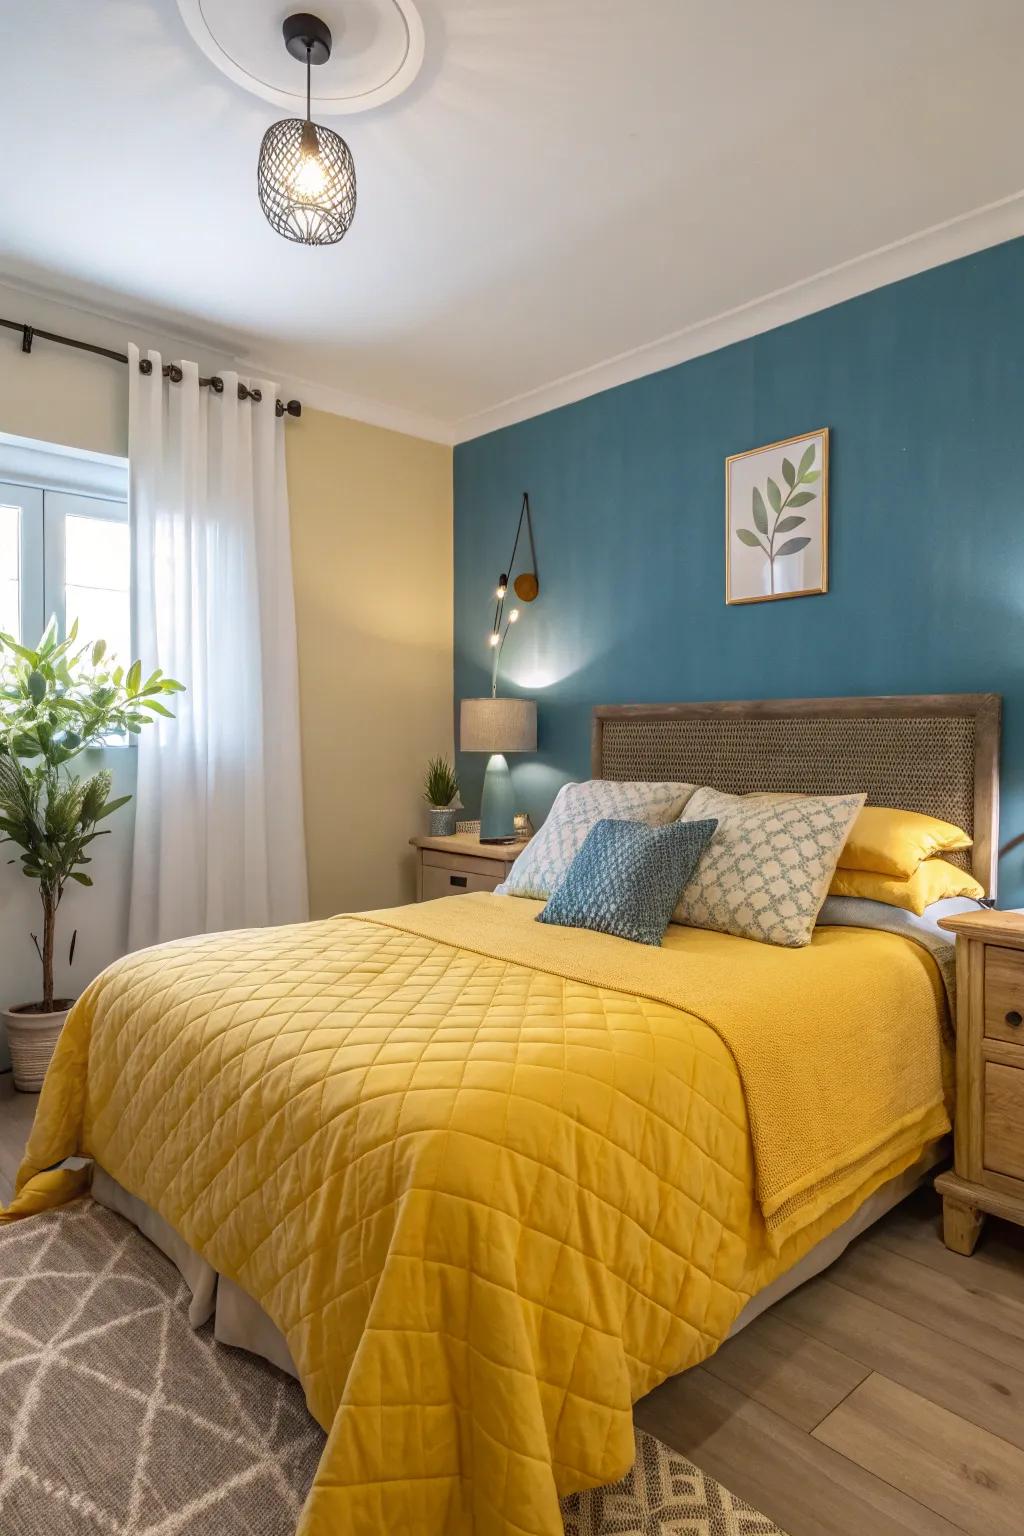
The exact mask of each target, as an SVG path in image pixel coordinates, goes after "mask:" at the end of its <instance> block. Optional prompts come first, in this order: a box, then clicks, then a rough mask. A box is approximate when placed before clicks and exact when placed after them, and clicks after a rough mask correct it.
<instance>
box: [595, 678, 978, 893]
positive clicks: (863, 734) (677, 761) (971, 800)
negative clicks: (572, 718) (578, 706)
mask: <svg viewBox="0 0 1024 1536" xmlns="http://www.w3.org/2000/svg"><path fill="white" fill-rule="evenodd" d="M1001 718H1002V699H1001V697H1000V695H999V694H997V693H935V694H913V695H909V696H907V697H904V698H900V697H893V698H864V699H858V698H845V699H755V700H752V701H749V702H736V701H733V700H726V701H724V702H716V703H699V704H601V705H598V707H597V708H596V709H595V710H594V716H593V729H592V739H591V771H592V774H593V777H594V778H595V779H620V780H621V779H646V780H668V781H681V782H683V783H690V784H710V785H712V786H713V787H714V788H716V789H723V790H728V791H729V792H731V793H733V794H749V793H752V792H754V791H758V790H761V791H765V790H771V791H782V790H793V791H802V792H803V793H817V794H849V793H853V792H856V791H858V790H863V791H865V792H866V793H867V797H868V804H869V805H890V806H898V807H901V808H902V809H904V810H912V811H921V812H924V813H925V814H927V815H932V816H941V817H942V818H943V819H944V820H946V821H952V822H955V823H956V825H957V826H961V827H963V828H964V830H965V831H967V832H969V833H970V834H971V835H972V837H973V838H974V847H973V849H971V850H969V851H968V852H966V853H964V854H961V855H958V856H954V855H951V856H950V857H956V858H957V860H958V862H960V863H961V864H962V865H963V867H964V868H969V869H970V870H971V871H972V873H973V874H974V876H975V878H976V879H977V880H979V881H980V882H981V884H982V885H983V886H984V887H985V891H986V894H987V895H989V896H991V897H994V896H995V894H996V865H997V861H998V841H999V838H998V828H999V733H1000V723H1001Z"/></svg>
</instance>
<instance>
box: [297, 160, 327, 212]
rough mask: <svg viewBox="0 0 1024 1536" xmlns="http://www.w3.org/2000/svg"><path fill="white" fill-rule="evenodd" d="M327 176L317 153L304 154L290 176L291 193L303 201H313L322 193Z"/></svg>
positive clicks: (321, 195)
mask: <svg viewBox="0 0 1024 1536" xmlns="http://www.w3.org/2000/svg"><path fill="white" fill-rule="evenodd" d="M326 185H327V177H326V175H325V173H324V167H323V161H322V160H321V159H320V156H319V154H318V153H313V154H304V155H303V156H302V158H301V159H300V161H299V166H298V170H297V171H296V172H295V175H294V176H293V178H292V195H293V196H294V197H295V198H297V199H298V200H299V201H300V202H303V203H315V202H317V201H318V200H319V199H320V198H321V197H323V195H324V187H325V186H326Z"/></svg>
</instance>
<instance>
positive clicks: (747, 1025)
mask: <svg viewBox="0 0 1024 1536" xmlns="http://www.w3.org/2000/svg"><path fill="white" fill-rule="evenodd" d="M998 733H999V701H998V699H997V698H995V697H994V696H992V695H942V696H935V697H930V698H915V699H845V700H802V701H784V702H772V703H763V702H762V703H756V704H735V703H728V704H699V705H675V706H664V707H656V706H647V705H642V706H632V707H607V708H600V709H598V710H596V711H595V715H594V738H593V753H594V756H593V772H594V776H595V777H605V778H619V779H650V780H661V779H678V780H686V781H690V782H696V783H706V784H711V785H714V786H715V787H717V788H721V789H725V790H730V791H751V790H758V789H779V790H783V789H788V790H803V791H818V792H837V793H839V792H848V791H854V790H856V791H866V792H867V794H868V798H869V802H871V803H875V804H882V805H893V806H902V807H904V808H906V809H911V810H921V811H925V812H928V813H930V814H932V815H938V816H941V817H943V819H945V820H949V821H953V822H955V823H956V824H957V825H958V826H961V827H963V828H964V829H965V830H966V831H968V832H970V833H971V834H972V835H973V837H974V846H973V848H972V849H971V850H970V852H969V854H966V855H962V856H961V857H964V858H966V859H969V861H970V864H971V867H972V869H973V873H974V874H975V876H976V878H978V879H979V880H980V881H981V882H982V884H983V885H984V886H985V888H986V890H987V891H988V893H989V894H990V895H993V894H994V888H995V828H996V817H997V799H996V794H997V790H996V784H997V779H996V773H997V758H998ZM537 910H538V904H537V903H534V902H529V901H524V900H522V899H515V898H509V897H503V896H490V895H483V894H472V895H468V896H465V897H458V898H455V899H448V900H444V901H439V902H428V903H423V904H421V905H420V906H418V907H411V908H397V909H392V910H389V911H386V912H380V913H368V914H358V915H352V916H345V917H341V918H335V919H331V920H329V921H328V922H322V923H310V924H304V925H301V926H298V927H294V928H280V929H273V930H255V931H251V932H245V933H238V934H220V935H209V936H205V937H202V938H198V939H193V940H187V941H182V942H180V943H176V944H170V945H165V946H161V947H159V948H156V949H153V950H147V951H142V952H141V953H139V954H137V955H132V956H128V957H126V958H125V959H124V960H122V961H120V962H118V963H117V964H116V965H114V966H113V967H111V968H110V969H109V970H108V971H106V972H105V973H104V974H103V975H102V976H101V977H99V978H98V979H97V981H96V982H95V983H93V985H92V986H91V987H90V988H89V989H88V990H87V992H86V993H85V994H83V997H82V998H81V999H80V1001H79V1003H78V1005H77V1007H76V1009H75V1010H74V1012H73V1014H72V1015H71V1017H70V1019H69V1021H68V1025H67V1027H66V1029H65V1032H64V1036H63V1037H62V1040H61V1043H60V1046H59V1048H58V1054H57V1056H56V1057H55V1060H54V1065H53V1068H52V1069H51V1072H50V1074H49V1076H48V1078H47V1082H46V1085H45V1088H44V1090H43V1094H42V1096H41V1099H40V1105H39V1111H38V1114H37V1118H36V1124H35V1127H34V1129H33V1132H32V1137H31V1139H30V1142H29V1146H28V1149H27V1154H26V1159H25V1163H24V1164H23V1167H22V1169H21V1171H20V1173H19V1179H18V1191H17V1194H16V1197H15V1201H14V1204H13V1206H12V1207H11V1208H10V1210H9V1212H8V1213H7V1219H11V1218H14V1217H17V1216H19V1215H27V1214H30V1213H31V1212H32V1211H34V1210H38V1209H42V1208H44V1207H46V1206H48V1205H52V1204H55V1203H58V1202H60V1201H61V1200H64V1199H67V1198H70V1197H71V1196H73V1195H74V1194H75V1193H78V1192H80V1191H81V1189H82V1187H83V1184H84V1179H85V1174H83V1173H82V1172H81V1171H72V1170H69V1169H68V1168H65V1167H60V1166H59V1165H60V1164H61V1163H62V1162H64V1160H65V1159H67V1158H69V1157H73V1156H76V1155H79V1156H83V1157H86V1158H91V1159H93V1160H94V1165H95V1176H94V1184H93V1187H94V1192H95V1193H96V1194H97V1196H98V1197H99V1198H101V1199H103V1200H105V1201H106V1202H107V1203H109V1204H111V1205H113V1206H114V1207H115V1208H117V1209H121V1210H122V1211H123V1212H124V1213H125V1214H127V1215H128V1216H129V1217H131V1219H133V1220H135V1221H136V1222H137V1224H138V1225H139V1226H140V1227H141V1229H142V1230H143V1231H145V1232H147V1233H148V1235H149V1236H151V1237H152V1238H153V1240H154V1241H156V1242H158V1243H159V1244H160V1245H161V1246H163V1247H165V1249H166V1251H168V1252H169V1253H170V1255H171V1257H172V1258H174V1259H175V1262H177V1263H178V1264H179V1267H180V1268H181V1269H182V1272H183V1273H184V1274H185V1276H186V1278H187V1279H188V1280H189V1283H190V1284H191V1285H192V1287H193V1292H194V1296H195V1313H196V1318H197V1319H198V1318H199V1317H201V1316H202V1314H203V1313H204V1311H205V1312H206V1314H207V1315H208V1314H209V1312H210V1310H212V1309H213V1308H214V1307H216V1313H217V1326H218V1333H219V1336H220V1337H222V1338H224V1339H225V1340H226V1341H228V1342H235V1343H239V1344H242V1345H245V1346H246V1347H257V1348H260V1349H261V1350H262V1351H263V1352H264V1353H267V1354H268V1355H269V1356H270V1358H273V1359H276V1362H277V1363H278V1364H281V1365H283V1366H284V1367H285V1368H286V1369H292V1370H294V1372H295V1373H296V1374H297V1375H298V1377H299V1379H300V1380H301V1382H302V1384H303V1387H304V1389H305V1392H306V1398H307V1402H308V1404H309V1407H310V1410H311V1412H312V1413H313V1414H314V1416H315V1417H316V1418H317V1419H318V1421H319V1422H320V1423H321V1424H322V1425H323V1427H324V1428H325V1430H326V1431H327V1434H328V1440H327V1446H326V1449H325V1452H324V1457H323V1461H322V1463H321V1467H320V1470H319V1473H318V1476H317V1479H316V1482H315V1484H314V1487H313V1489H312V1491H311V1494H310V1497H309V1500H308V1503H307V1505H306V1508H305V1511H304V1514H303V1519H302V1523H301V1525H300V1531H301V1532H302V1536H327V1533H328V1532H332V1533H333V1532H335V1531H337V1530H339V1529H342V1530H345V1531H348V1532H352V1533H354V1536H363V1533H367V1536H369V1533H370V1532H378V1531H380V1530H385V1529H394V1530H402V1531H404V1532H408V1533H410V1536H458V1533H467V1536H468V1533H470V1532H472V1533H476V1536H484V1533H485V1536H514V1533H515V1536H558V1533H559V1532H561V1529H562V1524H561V1516H560V1512H559V1505H558V1499H559V1497H560V1496H561V1495H564V1494H566V1493H569V1492H571V1491H574V1490H577V1489H580V1488H584V1487H589V1486H596V1485H600V1484H602V1483H606V1482H611V1481H614V1480H615V1479H616V1478H618V1477H619V1476H621V1475H622V1474H623V1473H624V1471H625V1470H626V1469H627V1467H628V1465H629V1463H630V1461H631V1459H632V1455H633V1436H632V1414H631V1405H632V1403H633V1402H634V1401H635V1400H636V1399H637V1398H639V1397H640V1396H642V1395H643V1394H645V1393H646V1392H648V1391H650V1390H651V1389H652V1388H653V1387H654V1386H655V1385H657V1384H658V1382H660V1381H661V1380H663V1379H664V1378H665V1377H666V1376H668V1375H671V1374H674V1373H675V1372H677V1371H679V1370H683V1369H686V1368H687V1367H689V1366H691V1365H694V1364H696V1363H698V1362H699V1361H700V1360H701V1359H703V1358H706V1356H707V1355H708V1354H710V1353H711V1352H712V1351H713V1350H714V1349H715V1348H716V1347H717V1345H718V1344H719V1343H720V1342H721V1341H722V1340H723V1339H724V1338H725V1337H726V1336H727V1335H728V1334H729V1332H730V1330H732V1329H734V1328H735V1327H736V1326H737V1325H738V1324H740V1323H741V1322H742V1320H743V1318H744V1317H749V1316H750V1315H751V1312H752V1309H754V1308H756V1307H758V1306H759V1305H763V1304H764V1302H765V1299H766V1298H770V1297H773V1296H774V1295H776V1294H778V1293H780V1292H781V1291H783V1290H785V1289H786V1288H788V1287H789V1286H791V1285H792V1284H794V1283H796V1282H797V1281H798V1280H799V1278H801V1277H802V1276H805V1275H806V1274H808V1273H810V1272H813V1270H814V1269H815V1268H820V1267H821V1265H822V1264H824V1263H827V1262H830V1261H831V1258H834V1257H835V1256H837V1253H838V1252H839V1251H841V1249H842V1246H843V1244H844V1243H845V1242H846V1241H848V1240H849V1237H850V1235H851V1234H852V1232H853V1231H854V1230H856V1229H857V1228H858V1226H859V1225H863V1224H865V1223H866V1222H867V1221H868V1220H870V1219H875V1218H876V1217H877V1215H878V1214H880V1213H881V1211H882V1210H883V1209H885V1208H887V1206H888V1205H889V1204H891V1203H892V1202H893V1200H895V1199H897V1198H900V1197H901V1195H902V1194H904V1193H906V1191H907V1189H908V1187H912V1185H913V1183H914V1182H915V1181H916V1180H917V1179H918V1178H920V1177H921V1176H922V1173H923V1171H924V1170H926V1169H927V1168H928V1167H929V1166H930V1165H931V1164H932V1163H933V1162H934V1161H935V1159H936V1158H937V1157H938V1156H941V1152H942V1146H943V1138H944V1136H945V1135H946V1133H947V1132H948V1129H949V1123H950V1122H949V1110H950V1101H951V1071H950V1066H951V1052H950V1043H949V1041H950V1023H951V1020H950V1011H949V1007H948V1003H947V996H946V992H945V990H944V987H943V982H942V978H941V975H940V968H939V966H938V965H937V964H936V960H935V958H934V956H933V954H932V953H930V952H929V951H928V950H927V949H926V948H924V947H923V946H922V944H921V943H919V942H917V941H914V940H912V939H909V938H907V937H906V936H904V935H903V934H902V933H901V932H888V931H878V930H872V929H865V928H852V927H842V926H839V927H831V928H820V929H819V930H816V932H815V937H814V940H813V942H812V943H811V944H810V945H808V946H807V947H806V949H802V950H782V949H778V948H776V947H775V946H771V945H763V944H752V943H751V942H750V941H749V940H744V939H736V938H732V937H730V936H727V935H724V934H717V933H709V932H706V931H700V930H693V929H685V928H678V927H673V928H670V930H669V935H668V936H667V938H666V942H665V944H664V946H663V947H662V949H660V950H653V951H646V950H644V952H643V953H640V952H639V951H640V950H641V948H642V947H641V946H634V945H628V944H625V943H624V942H623V941H622V940H618V939H612V938H609V937H608V936H607V935H603V934H590V933H586V932H582V931H580V930H565V929H552V928H547V927H544V926H543V925H540V924H537V923H535V922H533V917H534V916H535V914H536V911H537Z"/></svg>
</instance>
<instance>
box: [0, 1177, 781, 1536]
mask: <svg viewBox="0 0 1024 1536" xmlns="http://www.w3.org/2000/svg"><path fill="white" fill-rule="evenodd" d="M188 1301H189V1296H188V1291H187V1290H186V1288H185V1286H184V1284H183V1282H182V1280H181V1277H180V1275H179V1274H178V1272H177V1270H176V1269H175V1268H174V1266H173V1265H172V1264H171V1263H170V1262H169V1260H167V1259H165V1258H164V1256H163V1254H161V1253H160V1252H159V1251H158V1250H157V1249H156V1248H154V1247H153V1246H152V1245H151V1244H150V1243H149V1242H147V1241H146V1239H145V1238H144V1237H142V1236H140V1234H139V1233H138V1232H136V1230H135V1228H134V1227H132V1226H130V1225H129V1224H128V1223H127V1222H125V1221H122V1219H121V1218H120V1217H119V1216H115V1215H113V1214H112V1213H111V1212H110V1211H107V1210H104V1209H103V1207H101V1206H98V1205H95V1204H94V1203H93V1202H92V1201H91V1200H83V1201H79V1202H78V1203H77V1204H75V1205H72V1206H68V1207H66V1208H65V1209H64V1210H61V1211H55V1212H50V1213H47V1214H46V1215H43V1216H36V1217H33V1218H32V1219H30V1220H27V1221H23V1222H15V1223H12V1224H11V1225H10V1226H0V1533H3V1536H11V1533H15V1532H16V1533H17V1536H292V1533H293V1532H294V1530H295V1526H296V1523H297V1521H298V1517H299V1511H300V1509H301V1507H302V1503H303V1500H304V1498H305V1494H306V1490H307V1488H308V1487H309V1484H310V1482H311V1481H312V1478H313V1474H314V1472H315V1470H316V1465H317V1462H318V1460H319V1459H320V1452H321V1450H322V1448H323V1434H322V1432H321V1430H320V1429H319V1428H318V1426H317V1425H316V1424H315V1423H314V1422H313V1420H312V1419H311V1418H310V1417H309V1415H308V1413H307V1412H306V1406H305V1401H304V1399H303V1395H302V1391H301V1389H300V1387H299V1386H298V1384H297V1382H295V1381H293V1380H292V1379H291V1377H289V1376H286V1375H284V1374H282V1373H281V1372H280V1371H277V1370H275V1369H274V1367H273V1366H271V1365H267V1364H266V1363H265V1362H264V1361H262V1360H258V1359H256V1358H255V1357H254V1356H251V1355H247V1354H245V1353H244V1352H243V1351H241V1350H235V1349H227V1348H225V1347H224V1346H223V1345H220V1344H217V1343H215V1342H214V1338H213V1329H212V1326H207V1327H206V1328H203V1329H201V1330H200V1331H199V1332H195V1331H193V1329H192V1328H191V1327H190V1326H189V1322H188V1315H187V1313H188ZM563 1509H564V1515H565V1530H566V1536H782V1533H781V1532H779V1528H778V1526H776V1525H774V1524H773V1523H772V1521H771V1520H768V1519H767V1518H766V1517H765V1516H764V1515H759V1514H758V1513H757V1511H756V1510H753V1509H751V1508H750V1507H749V1506H748V1505H746V1504H744V1503H743V1502H742V1500H740V1499H736V1498H734V1497H733V1496H732V1495H731V1494H729V1493H728V1492H727V1491H726V1489H724V1488H722V1487H721V1486H720V1485H719V1484H718V1483H716V1482H715V1481H714V1480H713V1479H712V1478H710V1477H705V1476H704V1474H703V1473H702V1472H700V1471H698V1469H697V1468H696V1467H694V1466H693V1465H692V1464H691V1463H690V1462H689V1461H687V1460H686V1459H685V1457H683V1456H678V1455H676V1453H675V1452H674V1451H670V1450H669V1449H668V1447H667V1446H664V1445H662V1444H661V1443H660V1442H659V1441H657V1440H655V1439H653V1438H652V1437H651V1436H650V1435H645V1434H643V1433H642V1432H638V1434H637V1460H636V1465H635V1466H634V1468H633V1470H632V1471H631V1472H630V1473H629V1475H628V1476H627V1477H625V1478H624V1479H623V1480H622V1482H621V1483H616V1484H615V1485H614V1487H610V1488H600V1489H596V1490H594V1491H592V1492H589V1493H585V1494H575V1495H574V1496H573V1497H572V1498H570V1499H566V1500H565V1503H564V1506H563Z"/></svg>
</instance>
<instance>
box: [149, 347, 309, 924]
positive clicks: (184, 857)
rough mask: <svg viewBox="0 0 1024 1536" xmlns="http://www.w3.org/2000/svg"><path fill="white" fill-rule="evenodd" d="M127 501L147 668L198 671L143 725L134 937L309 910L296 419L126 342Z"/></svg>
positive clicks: (268, 389)
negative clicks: (293, 486) (296, 568)
mask: <svg viewBox="0 0 1024 1536" xmlns="http://www.w3.org/2000/svg"><path fill="white" fill-rule="evenodd" d="M129 351H130V358H129V368H128V373H129V378H130V381H131V382H130V385H129V449H128V452H129V504H130V511H131V525H132V576H133V582H134V599H135V612H136V615H137V617H136V645H135V650H136V652H137V654H138V655H139V656H140V657H141V659H142V667H143V674H144V676H148V674H149V673H150V672H151V671H152V670H154V669H155V668H156V667H160V668H161V669H162V671H163V672H165V673H166V674H167V675H168V676H171V677H176V678H177V679H178V680H179V681H180V682H182V683H184V684H185V687H186V689H187V692H186V693H183V694H177V695H175V696H174V697H172V698H168V699H167V701H166V702H167V704H168V706H169V707H170V708H171V709H172V710H173V711H174V714H175V716H176V718H175V719H174V720H164V719H161V718H160V717H159V716H158V717H157V722H156V724H155V725H153V726H149V727H148V728H146V729H145V730H144V731H143V732H142V733H141V735H140V736H138V737H136V741H137V743H138V792H137V796H136V805H135V848H134V855H133V863H132V889H131V906H130V912H129V925H128V941H129V946H130V948H132V949H139V948H142V947H143V946H145V945H147V944H156V943H161V942H163V941H164V940H166V939H174V938H180V937H182V936H184V935H186V934H192V933H207V932H215V931H217V930H220V929H224V928H248V927H258V926H261V925H263V924H266V923H286V922H296V921H300V920H302V919H304V918H305V917H306V916H307V915H308V896H307V885H306V854H305V842H304V832H303V820H302V779H301V758H300V741H299V704H298V667H297V662H296V651H295V611H294V597H293V591H292V566H291V548H290V544H289V534H288V491H287V486H286V482H285V465H284V430H283V422H281V421H278V420H277V419H276V418H275V414H274V403H275V399H276V396H277V389H276V386H275V385H274V384H272V383H267V382H265V381H263V380H260V381H259V382H258V384H256V385H255V386H254V387H257V388H259V389H260V390H261V391H262V396H263V398H262V400H261V401H260V402H258V403H257V402H256V401H254V400H239V399H238V376H237V374H233V373H225V374H223V379H224V390H223V393H221V394H214V392H213V391H212V390H211V389H209V388H203V389H201V388H200V386H199V370H198V368H197V366H196V364H195V363H189V362H183V363H181V365H180V366H181V368H182V370H183V373H184V377H183V378H182V380H181V382H180V383H179V384H175V383H173V382H171V381H169V380H166V379H164V378H163V375H162V371H161V368H162V360H161V358H160V355H159V353H156V352H149V353H147V356H148V358H149V360H150V362H151V363H152V371H151V372H150V373H149V374H143V373H141V372H140V371H139V352H138V349H137V348H135V347H132V348H130V349H129Z"/></svg>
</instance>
